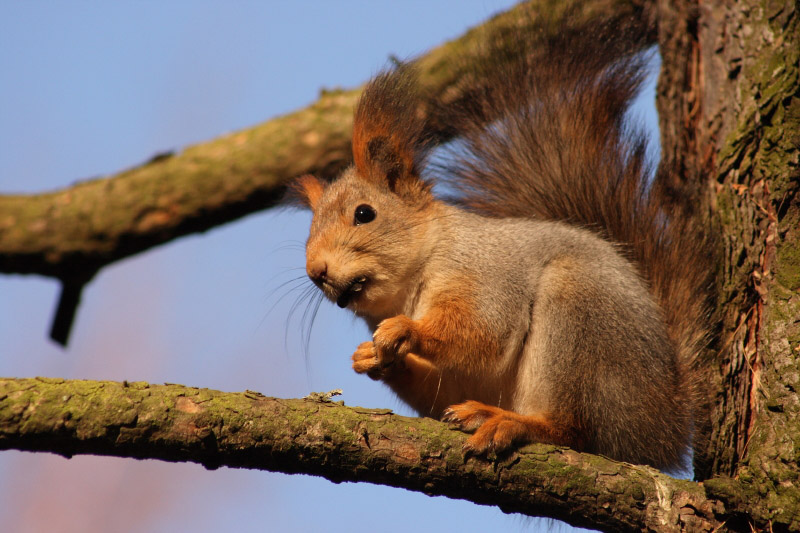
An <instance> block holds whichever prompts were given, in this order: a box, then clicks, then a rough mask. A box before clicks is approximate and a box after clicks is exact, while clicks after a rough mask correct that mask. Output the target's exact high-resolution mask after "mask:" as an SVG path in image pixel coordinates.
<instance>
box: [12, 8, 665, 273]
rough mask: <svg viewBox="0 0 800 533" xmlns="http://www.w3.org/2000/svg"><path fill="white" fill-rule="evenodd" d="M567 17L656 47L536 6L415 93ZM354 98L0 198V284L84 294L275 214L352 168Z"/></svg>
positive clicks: (648, 39)
mask: <svg viewBox="0 0 800 533" xmlns="http://www.w3.org/2000/svg"><path fill="white" fill-rule="evenodd" d="M567 14H568V15H569V21H570V23H571V24H575V25H576V26H579V25H581V24H584V25H585V24H587V23H588V21H592V22H593V23H597V21H598V20H600V21H602V20H620V19H622V20H624V21H625V23H624V24H623V25H624V26H626V27H629V28H630V29H631V34H632V35H633V36H636V38H637V39H638V41H641V43H642V45H646V44H647V43H652V42H654V40H655V35H654V33H653V32H652V31H651V30H652V28H651V25H650V24H649V22H648V20H647V17H646V16H645V15H644V9H643V7H642V6H641V5H640V3H638V2H633V1H630V0H593V1H589V2H574V3H570V2H553V1H552V0H535V1H532V2H528V3H527V4H526V5H522V6H517V7H516V8H514V9H512V10H510V11H508V12H506V13H503V14H501V15H499V16H497V17H494V18H493V19H491V20H489V21H488V22H486V23H485V24H484V25H482V26H480V27H478V28H475V29H473V30H471V31H469V32H467V33H466V34H465V35H464V36H462V37H461V38H459V39H456V40H454V41H451V42H448V43H445V44H444V45H442V46H440V47H438V48H435V49H434V50H432V51H431V52H429V53H427V54H425V55H424V56H422V57H420V58H418V59H417V60H416V62H417V64H418V66H419V71H420V81H421V83H422V85H423V86H424V87H426V89H427V91H428V92H429V94H430V95H431V98H437V99H453V98H454V94H453V91H454V90H455V91H456V92H457V89H454V87H456V86H457V85H458V82H459V80H462V78H463V77H464V75H465V73H466V72H467V71H468V70H469V66H470V59H471V58H474V57H475V56H476V54H480V53H481V51H482V50H483V49H484V48H483V47H481V43H484V42H489V41H491V42H502V39H503V37H504V36H505V35H507V34H508V33H509V32H508V31H507V30H508V28H509V27H511V26H513V27H515V28H519V27H523V28H524V27H526V26H527V27H528V28H529V30H530V31H529V32H528V33H530V34H531V35H532V39H534V40H535V39H544V38H546V37H547V35H548V32H550V33H552V32H554V31H558V29H559V28H560V26H558V25H557V24H555V22H556V21H558V20H561V19H563V18H564V17H565V16H567ZM534 28H536V30H535V31H534ZM523 32H524V29H523V31H519V29H517V30H515V32H514V33H517V34H521V33H523ZM359 93H360V91H359V90H349V91H342V90H337V91H327V92H326V91H323V93H322V94H321V95H320V98H319V100H318V101H317V102H315V103H314V104H312V105H311V106H309V107H308V108H306V109H302V110H299V111H296V112H293V113H290V114H288V115H285V116H282V117H278V118H275V119H273V120H270V121H268V122H265V123H263V124H260V125H258V126H256V127H254V128H249V129H245V130H242V131H238V132H235V133H232V134H229V135H225V136H222V137H219V138H218V139H215V140H213V141H210V142H207V143H203V144H198V145H195V146H191V147H189V148H187V149H185V150H184V151H182V152H181V153H178V154H173V153H169V154H161V155H159V156H156V157H154V158H153V159H152V160H151V161H149V162H147V163H145V164H144V165H141V166H138V167H136V168H132V169H129V170H125V171H123V172H120V173H119V174H116V175H114V176H110V177H105V178H100V179H94V180H90V181H84V182H81V183H78V184H76V185H73V186H71V187H68V188H65V189H62V190H59V191H55V192H49V193H44V194H35V195H7V196H0V272H5V273H22V274H41V275H45V276H52V277H55V278H58V279H61V280H72V279H73V278H78V279H79V281H81V282H85V281H86V280H88V279H91V276H92V275H93V274H94V273H96V272H97V271H98V270H99V269H100V268H102V267H103V266H105V265H107V264H109V263H111V262H113V261H116V260H119V259H121V258H124V257H127V256H129V255H132V254H135V253H138V252H141V251H144V250H147V249H149V248H151V247H153V246H157V245H159V244H162V243H165V242H168V241H170V240H172V239H175V238H178V237H181V236H184V235H187V234H190V233H195V232H202V231H205V230H208V229H210V228H212V227H214V226H217V225H220V224H222V223H225V222H229V221H231V220H235V219H237V218H240V217H243V216H245V215H248V214H250V213H254V212H256V211H259V210H262V209H265V208H267V207H270V206H272V205H275V204H276V203H277V202H278V200H279V199H280V197H281V196H282V194H283V188H284V187H285V185H286V183H287V182H288V181H289V180H290V179H292V178H294V177H296V176H299V175H301V174H305V173H314V174H316V175H318V176H321V177H328V178H330V177H333V176H334V175H336V174H337V173H338V172H339V171H340V170H341V169H342V168H343V167H345V166H346V165H348V164H349V163H350V160H351V154H350V135H351V129H352V110H353V105H354V104H355V102H356V100H357V98H358V95H359ZM87 273H90V274H89V275H88V277H87Z"/></svg>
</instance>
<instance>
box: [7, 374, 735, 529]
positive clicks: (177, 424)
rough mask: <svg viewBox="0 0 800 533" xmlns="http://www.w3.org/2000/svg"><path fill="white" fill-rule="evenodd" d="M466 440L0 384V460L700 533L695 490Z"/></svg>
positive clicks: (280, 403) (120, 394)
mask: <svg viewBox="0 0 800 533" xmlns="http://www.w3.org/2000/svg"><path fill="white" fill-rule="evenodd" d="M464 441H465V435H464V434H463V433H462V432H460V431H457V430H454V429H451V428H450V427H449V426H447V425H446V424H443V423H441V422H437V421H435V420H432V419H427V418H408V417H403V416H398V415H395V414H392V413H391V411H389V410H385V409H363V408H358V407H354V408H353V407H345V406H344V405H342V404H341V403H340V402H336V403H334V402H324V401H323V402H320V401H312V400H282V399H276V398H267V397H265V396H262V395H261V394H259V393H254V392H250V391H248V392H245V393H223V392H218V391H213V390H208V389H197V388H191V387H184V386H181V385H149V384H147V383H143V382H136V383H127V382H124V383H118V382H110V381H78V380H74V381H73V380H62V379H45V378H34V379H0V449H18V450H28V451H48V452H53V453H57V454H60V455H64V456H65V457H71V456H72V455H75V454H95V455H113V456H118V457H134V458H138V459H161V460H164V461H190V462H195V463H200V464H202V465H204V466H206V467H207V468H218V467H220V466H228V467H234V468H254V469H263V470H271V471H276V472H285V473H290V474H293V473H305V474H313V475H318V476H323V477H325V478H327V479H330V480H332V481H334V482H341V481H367V482H372V483H380V484H385V485H390V486H396V487H403V488H406V489H409V490H414V491H419V492H424V493H426V494H429V495H442V496H449V497H451V498H460V499H467V500H471V501H473V502H476V503H480V504H486V505H497V506H499V507H500V508H501V509H503V510H504V511H506V512H516V513H524V514H528V515H532V516H545V517H552V518H557V519H559V520H564V521H566V522H569V523H571V524H573V525H577V526H584V527H593V528H600V529H605V530H611V531H641V530H643V529H645V530H653V531H683V530H687V531H697V530H704V531H709V530H712V529H713V528H715V527H718V526H719V525H720V524H721V523H722V521H723V520H724V519H725V514H724V510H723V509H724V508H723V506H722V504H721V503H720V502H719V501H715V500H712V499H709V498H708V497H707V496H706V494H705V491H704V487H703V485H701V484H698V483H694V482H691V481H685V480H678V479H673V478H670V477H668V476H666V475H664V474H662V473H660V472H658V471H656V470H654V469H652V468H649V467H643V466H634V465H629V464H625V463H618V462H615V461H611V460H608V459H605V458H602V457H598V456H592V455H588V454H580V453H577V452H574V451H572V450H569V449H565V448H559V447H555V446H548V445H541V444H539V445H531V446H527V447H525V448H524V449H523V450H521V451H520V452H518V453H514V454H512V455H511V456H509V457H506V458H502V459H501V460H496V461H487V460H485V459H480V458H469V459H467V460H465V459H464V456H463V454H462V452H461V446H462V444H463V443H464Z"/></svg>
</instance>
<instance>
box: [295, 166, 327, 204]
mask: <svg viewBox="0 0 800 533" xmlns="http://www.w3.org/2000/svg"><path fill="white" fill-rule="evenodd" d="M323 192H325V183H324V182H323V181H322V180H320V179H319V178H316V177H314V176H312V175H311V174H306V175H304V176H300V177H299V178H297V179H296V180H294V181H293V182H292V183H291V184H290V185H289V190H288V194H287V196H288V198H289V200H290V201H291V202H292V203H296V204H300V205H302V206H304V207H308V208H309V209H311V210H312V211H313V210H314V209H316V207H317V204H318V203H319V199H320V198H321V197H322V193H323Z"/></svg>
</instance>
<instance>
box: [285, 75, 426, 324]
mask: <svg viewBox="0 0 800 533" xmlns="http://www.w3.org/2000/svg"><path fill="white" fill-rule="evenodd" d="M420 102H421V99H420V97H419V95H418V89H417V81H416V74H415V72H414V69H413V67H410V66H407V65H401V66H399V67H397V68H395V69H393V70H390V71H386V72H384V73H382V74H379V75H378V76H376V77H375V78H373V79H372V81H371V82H370V83H369V84H368V85H367V87H366V88H365V89H364V92H363V93H362V95H361V99H360V100H359V103H358V106H357V107H356V110H355V116H354V119H353V161H354V165H353V166H352V167H350V168H349V169H347V170H345V171H344V173H343V174H342V175H341V176H340V177H339V178H338V179H337V180H336V181H334V182H332V183H330V184H328V183H326V182H323V181H321V180H319V179H317V178H314V177H313V176H304V177H302V178H300V179H299V180H297V181H296V182H295V184H294V187H293V188H294V192H295V195H296V196H297V197H298V198H299V199H300V200H301V203H303V204H304V205H305V206H306V207H309V208H310V209H311V210H312V211H313V213H314V217H313V220H312V223H311V233H310V236H309V238H308V243H307V245H306V271H307V273H308V276H309V277H310V278H311V280H312V281H313V282H314V283H315V284H316V285H317V286H318V287H320V289H322V291H323V292H324V293H325V295H326V296H327V297H328V298H329V299H331V300H333V301H335V302H336V303H337V304H338V305H339V307H349V308H350V309H352V310H353V311H355V312H356V313H358V314H359V315H362V316H366V317H371V318H374V319H380V318H382V317H385V316H392V315H395V314H397V313H398V309H400V308H401V306H402V305H403V302H404V301H405V298H404V293H405V294H407V293H408V292H409V289H410V288H411V287H413V286H414V285H415V284H416V283H415V277H416V276H417V275H418V273H419V270H420V269H421V268H422V265H423V264H424V261H425V256H426V254H428V253H429V251H430V249H431V246H432V245H431V239H432V232H430V231H429V230H430V225H431V223H432V221H435V220H436V213H437V212H438V207H437V206H438V205H439V204H438V203H437V202H436V201H435V200H434V197H433V194H432V193H431V187H430V185H429V184H428V183H426V182H425V181H424V180H423V179H421V177H420V171H421V167H422V165H423V161H424V159H425V156H426V154H427V152H428V150H429V148H430V144H431V143H430V142H429V139H428V138H427V136H426V135H425V133H424V131H425V121H424V117H423V115H422V114H421V111H420V110H421V105H420Z"/></svg>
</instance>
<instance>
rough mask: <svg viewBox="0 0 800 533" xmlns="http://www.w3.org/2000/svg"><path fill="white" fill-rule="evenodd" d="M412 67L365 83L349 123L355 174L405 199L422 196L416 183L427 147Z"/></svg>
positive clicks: (390, 72) (414, 73) (401, 68)
mask: <svg viewBox="0 0 800 533" xmlns="http://www.w3.org/2000/svg"><path fill="white" fill-rule="evenodd" d="M420 102H421V99H420V95H419V88H418V84H417V79H416V72H415V71H414V69H413V67H410V66H408V65H400V66H398V67H397V68H395V69H394V70H390V71H385V72H383V73H381V74H379V75H377V76H376V77H375V78H373V79H372V81H370V83H369V84H368V85H367V87H366V88H365V89H364V92H363V93H362V95H361V99H360V100H359V102H358V106H357V107H356V111H355V117H354V120H353V160H354V161H355V165H356V170H357V171H358V174H359V175H360V176H362V177H363V178H364V179H367V180H369V181H373V182H383V183H385V184H386V185H387V186H388V187H389V189H390V190H392V191H393V192H395V193H397V194H401V195H404V194H406V193H413V192H417V191H421V190H425V189H426V188H427V186H426V185H425V183H424V182H423V181H422V180H421V179H420V167H421V166H422V164H423V161H424V159H425V156H426V154H427V152H428V149H429V146H428V142H427V139H426V136H425V133H424V132H425V130H424V126H425V121H424V117H422V116H420Z"/></svg>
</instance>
